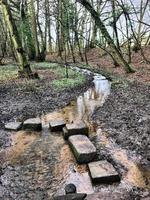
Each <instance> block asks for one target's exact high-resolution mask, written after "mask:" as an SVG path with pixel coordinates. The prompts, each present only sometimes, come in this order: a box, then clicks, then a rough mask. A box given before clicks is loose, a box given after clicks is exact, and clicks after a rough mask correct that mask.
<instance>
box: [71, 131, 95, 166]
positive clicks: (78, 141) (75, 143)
mask: <svg viewBox="0 0 150 200" xmlns="http://www.w3.org/2000/svg"><path fill="white" fill-rule="evenodd" d="M69 144H70V147H71V149H72V151H73V153H74V156H75V158H76V160H77V161H78V162H79V163H88V162H91V161H92V160H93V158H94V157H95V155H96V148H95V146H94V145H93V144H92V142H91V141H90V140H89V138H88V137H87V136H85V135H73V136H70V137H69Z"/></svg>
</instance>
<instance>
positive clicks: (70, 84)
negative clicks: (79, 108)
mask: <svg viewBox="0 0 150 200" xmlns="http://www.w3.org/2000/svg"><path fill="white" fill-rule="evenodd" d="M84 83H85V77H83V76H81V75H78V76H77V77H75V78H63V79H60V80H54V81H53V82H52V85H53V88H55V89H56V90H63V89H67V88H74V87H76V86H79V85H83V84H84Z"/></svg>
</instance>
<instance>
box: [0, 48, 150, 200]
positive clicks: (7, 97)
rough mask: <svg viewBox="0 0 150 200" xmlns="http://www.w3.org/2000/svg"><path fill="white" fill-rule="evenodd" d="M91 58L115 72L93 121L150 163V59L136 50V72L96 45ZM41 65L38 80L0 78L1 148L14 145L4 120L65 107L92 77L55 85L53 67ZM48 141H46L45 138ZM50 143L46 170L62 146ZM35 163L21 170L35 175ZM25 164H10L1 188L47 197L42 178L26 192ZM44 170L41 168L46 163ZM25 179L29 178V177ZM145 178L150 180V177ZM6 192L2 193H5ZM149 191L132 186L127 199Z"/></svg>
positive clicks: (95, 64) (100, 68) (101, 67)
mask: <svg viewBox="0 0 150 200" xmlns="http://www.w3.org/2000/svg"><path fill="white" fill-rule="evenodd" d="M149 52H150V49H146V50H145V55H147V58H148V56H149V58H150V53H149ZM88 59H89V63H90V64H91V65H92V66H93V67H92V68H93V70H95V71H97V72H101V71H102V72H104V73H108V74H109V75H110V76H112V77H113V83H112V91H111V94H110V96H109V97H108V99H107V100H106V102H105V103H104V105H103V106H102V107H101V108H98V109H97V110H95V112H94V114H93V115H92V117H91V120H92V121H94V123H97V125H98V126H99V127H100V128H102V130H103V131H106V132H107V133H108V135H109V136H110V137H112V138H113V139H114V140H115V141H116V143H117V144H118V145H119V146H121V147H122V148H124V149H126V150H127V151H128V150H130V151H132V152H134V153H135V154H137V155H140V156H141V158H142V159H141V164H142V165H143V166H144V167H146V168H149V164H150V155H149V153H150V149H149V147H150V143H149V135H150V84H149V83H150V65H148V64H146V63H145V62H143V61H142V58H141V57H140V55H139V53H137V54H134V55H133V63H132V65H133V66H134V68H135V69H136V73H134V74H125V73H124V71H123V70H122V69H121V67H117V68H113V64H112V62H111V60H110V59H108V58H107V57H104V58H100V55H99V52H98V49H92V50H91V51H90V52H88ZM48 60H49V61H54V60H55V61H56V59H51V58H49V59H48ZM104 66H105V67H104ZM37 70H38V72H39V73H41V75H42V77H44V78H43V79H42V80H41V81H40V82H38V81H35V82H34V84H33V83H28V84H26V83H25V82H23V84H22V83H20V81H19V80H17V81H14V80H9V81H7V82H5V84H4V82H1V83H0V94H1V98H0V112H1V116H0V126H1V130H0V132H1V134H0V149H5V148H6V147H7V146H10V145H11V140H10V135H9V134H8V132H6V131H5V130H4V124H5V123H6V122H9V121H11V120H14V119H17V120H18V119H21V120H24V119H26V118H29V117H35V116H37V115H41V114H43V113H48V112H51V111H53V110H55V109H56V108H60V107H64V106H65V105H67V104H69V102H70V101H71V100H72V99H75V98H76V97H77V96H78V95H79V94H80V93H82V92H84V91H86V89H87V88H88V87H89V86H90V84H91V78H90V77H88V78H87V79H86V82H84V84H82V86H83V87H81V85H80V86H79V85H78V86H75V87H73V88H71V89H69V88H65V89H63V90H54V88H53V87H52V85H51V82H52V81H53V80H54V79H57V78H58V77H59V76H57V75H55V74H54V73H52V72H49V71H48V70H46V71H43V70H42V69H37ZM72 91H73V92H72ZM47 137H50V136H47ZM41 140H42V139H39V143H37V144H36V145H35V146H33V145H32V149H31V150H29V151H30V152H32V151H35V152H36V150H35V149H36V148H37V149H38V148H39V144H40V141H41ZM93 142H95V143H96V141H94V140H93ZM33 144H34V143H33ZM45 144H47V143H46V141H45ZM51 146H53V143H52V142H51V143H50V144H49V146H47V147H46V145H45V152H48V154H49V157H48V158H49V162H51V165H50V164H49V163H47V162H48V161H47V159H45V160H44V163H45V165H46V166H49V168H48V170H47V173H49V172H50V170H51V168H52V165H53V163H54V162H55V161H54V160H52V159H53V152H54V154H55V153H56V150H59V142H58V145H55V146H54V147H53V149H52V152H50V147H51ZM37 151H38V150H37ZM106 157H107V155H106ZM23 158H25V159H26V158H27V156H25V155H24V156H23V157H22V162H23V163H24V162H25V163H26V164H29V163H30V162H29V161H25V159H23ZM33 159H34V155H33ZM36 159H37V157H36V156H35V160H34V162H33V163H36ZM31 160H32V158H31ZM28 162H29V163H28ZM31 167H32V166H31ZM31 167H29V176H28V175H27V177H26V176H24V175H25V174H23V175H22V177H24V179H25V180H26V178H31V177H30V170H31ZM25 168H26V166H25V165H24V164H21V168H19V167H18V168H16V169H15V170H14V168H13V167H11V166H9V167H7V168H6V169H4V173H5V175H6V177H8V176H9V178H8V180H9V181H10V182H7V180H4V182H6V188H3V187H1V185H0V192H1V191H2V192H3V195H4V196H5V192H6V193H7V195H8V196H7V197H8V198H7V199H18V198H16V197H15V194H19V195H20V198H19V200H20V199H31V198H32V199H37V197H38V199H39V200H41V199H43V198H44V196H40V195H42V194H44V193H42V189H41V188H40V187H39V188H38V186H39V185H38V184H37V185H36V187H37V190H36V191H37V193H35V192H34V191H35V190H33V189H32V188H31V190H32V193H31V194H30V192H28V189H27V188H29V187H30V185H29V186H28V185H25V187H23V185H22V184H23V182H21V181H22V180H21V181H20V180H19V179H18V178H19V177H20V173H23V172H24V171H26V170H27V169H25ZM33 170H34V169H32V171H33ZM40 170H41V171H42V168H41V169H40ZM43 170H44V169H43ZM7 173H8V176H7ZM43 173H44V172H43ZM14 176H15V177H14ZM47 176H48V179H49V180H50V179H51V176H49V175H48V174H47ZM149 177H150V172H149V174H148V178H147V180H148V181H150V180H149ZM35 180H36V179H35ZM49 180H47V181H49ZM26 181H27V182H30V181H28V180H26ZM31 182H33V181H32V180H31ZM18 183H19V184H20V185H19V187H20V188H24V189H19V187H18ZM46 184H47V186H48V185H49V186H50V185H51V183H46ZM147 184H149V182H148V183H147ZM41 187H42V186H41ZM9 190H10V191H11V192H12V198H11V197H10V196H11V194H10V192H9ZM14 190H15V191H14ZM43 190H44V189H43ZM15 192H16V193H15ZM17 192H18V193H17ZM21 193H22V194H21ZM21 195H22V197H21ZM25 195H27V196H28V198H25V197H24V196H25ZM30 195H31V196H30ZM32 195H33V196H32ZM122 195H123V193H122ZM134 195H135V196H134ZM4 196H2V199H3V197H4ZM148 196H149V193H148V192H147V191H146V192H145V191H144V192H142V190H140V192H138V188H136V192H134V191H132V195H131V196H130V197H129V199H133V200H134V199H145V200H148V199H149V197H148ZM9 197H10V198H9ZM116 199H117V198H116ZM117 200H119V199H117Z"/></svg>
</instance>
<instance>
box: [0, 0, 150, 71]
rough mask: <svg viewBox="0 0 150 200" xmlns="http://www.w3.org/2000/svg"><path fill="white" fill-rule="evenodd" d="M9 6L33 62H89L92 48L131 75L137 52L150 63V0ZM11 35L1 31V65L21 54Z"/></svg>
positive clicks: (36, 1) (23, 1)
mask: <svg viewBox="0 0 150 200" xmlns="http://www.w3.org/2000/svg"><path fill="white" fill-rule="evenodd" d="M0 2H1V4H2V2H7V1H5V0H1V1H0ZM8 6H9V8H10V11H11V15H12V23H13V24H15V25H16V30H17V32H18V35H19V38H20V39H19V40H20V45H22V48H23V49H24V54H26V55H27V58H28V59H29V60H36V61H43V60H44V59H45V55H46V52H50V53H51V54H52V53H53V52H55V53H56V54H57V55H58V56H59V57H60V58H61V59H63V60H64V61H65V62H66V61H67V58H68V57H69V58H70V59H72V60H73V62H76V61H77V60H79V58H80V60H81V61H82V62H83V61H85V62H86V63H88V57H87V51H88V49H90V48H95V47H99V48H100V49H102V51H103V52H106V53H107V54H109V55H110V56H111V58H112V60H113V63H114V66H115V67H117V66H122V67H124V69H125V70H126V71H127V72H133V71H134V70H133V69H132V67H131V63H132V52H133V51H135V52H138V51H139V52H141V55H142V56H143V60H144V61H146V62H149V61H148V60H147V58H146V57H145V55H144V52H143V46H146V45H149V44H150V25H149V22H148V19H149V17H150V10H149V7H150V1H149V0H137V1H136V2H134V1H132V0H106V1H104V0H15V1H14V0H9V4H8ZM1 7H2V6H1ZM2 11H3V9H1V11H0V16H4V15H2ZM4 21H5V20H4V19H3V18H2V19H0V27H5V24H4ZM5 23H6V22H5ZM7 30H8V28H7ZM7 30H5V28H1V29H0V37H1V38H2V39H1V42H0V46H1V49H2V50H0V60H2V58H3V57H4V56H5V55H6V54H9V55H10V54H12V55H13V56H15V55H16V53H12V52H15V51H14V45H12V44H13V43H12V40H10V34H8V31H7ZM20 45H19V46H20ZM12 50H13V51H12ZM132 50H133V51H132ZM5 52H6V53H5Z"/></svg>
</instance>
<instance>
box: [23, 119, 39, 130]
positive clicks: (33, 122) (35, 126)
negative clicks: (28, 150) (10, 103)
mask: <svg viewBox="0 0 150 200" xmlns="http://www.w3.org/2000/svg"><path fill="white" fill-rule="evenodd" d="M23 128H24V129H26V130H32V131H41V130H42V123H41V119H40V118H31V119H27V120H26V121H25V122H24V123H23Z"/></svg>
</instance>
